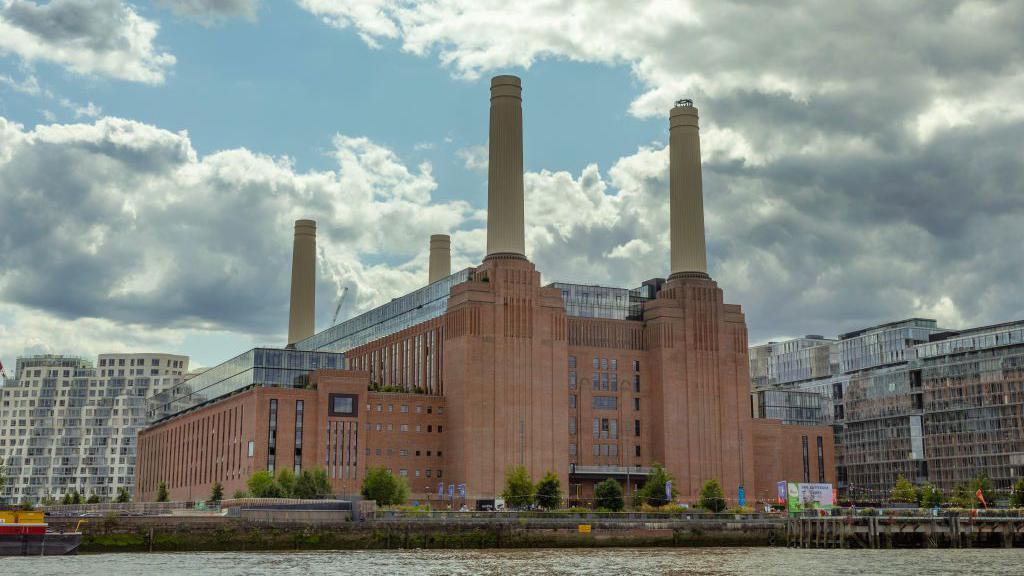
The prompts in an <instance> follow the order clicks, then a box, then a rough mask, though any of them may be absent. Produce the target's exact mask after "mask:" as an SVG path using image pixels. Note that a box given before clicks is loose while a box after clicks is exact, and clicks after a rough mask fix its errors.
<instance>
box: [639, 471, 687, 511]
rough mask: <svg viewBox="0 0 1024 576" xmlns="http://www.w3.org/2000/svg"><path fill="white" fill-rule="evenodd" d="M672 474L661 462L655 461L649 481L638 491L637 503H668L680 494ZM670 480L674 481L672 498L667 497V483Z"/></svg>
mask: <svg viewBox="0 0 1024 576" xmlns="http://www.w3.org/2000/svg"><path fill="white" fill-rule="evenodd" d="M673 480H674V479H673V478H672V475H671V474H669V473H668V472H667V471H666V470H665V468H664V467H663V466H662V465H661V464H657V463H655V464H654V465H653V466H652V467H651V473H650V475H649V476H647V481H646V482H644V485H643V487H642V488H640V490H638V491H637V493H636V499H637V502H636V504H648V505H650V506H663V505H665V504H668V503H669V502H671V501H672V499H674V498H675V496H676V495H677V494H678V491H677V490H676V488H675V486H674V484H675V482H674V481H673ZM668 482H672V484H673V486H672V494H671V496H672V498H667V497H666V496H668V495H667V494H666V493H665V485H666V484H667V483H668Z"/></svg>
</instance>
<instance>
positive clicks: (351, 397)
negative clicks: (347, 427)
mask: <svg viewBox="0 0 1024 576" xmlns="http://www.w3.org/2000/svg"><path fill="white" fill-rule="evenodd" d="M328 402H329V406H330V415H331V416H355V415H356V407H357V406H358V405H359V396H358V395H357V394H331V395H330V396H329V397H328ZM377 407H378V410H377V411H378V412H380V410H379V408H380V404H378V405H377Z"/></svg>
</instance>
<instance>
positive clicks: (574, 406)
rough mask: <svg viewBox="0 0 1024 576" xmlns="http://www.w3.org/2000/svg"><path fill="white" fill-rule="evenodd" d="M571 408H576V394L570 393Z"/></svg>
mask: <svg viewBox="0 0 1024 576" xmlns="http://www.w3.org/2000/svg"><path fill="white" fill-rule="evenodd" d="M569 408H576V395H575V394H569Z"/></svg>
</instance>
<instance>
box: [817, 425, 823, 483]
mask: <svg viewBox="0 0 1024 576" xmlns="http://www.w3.org/2000/svg"><path fill="white" fill-rule="evenodd" d="M818 482H821V483H824V482H825V449H824V445H823V443H822V438H821V436H818Z"/></svg>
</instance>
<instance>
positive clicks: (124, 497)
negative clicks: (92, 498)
mask: <svg viewBox="0 0 1024 576" xmlns="http://www.w3.org/2000/svg"><path fill="white" fill-rule="evenodd" d="M131 501H132V495H131V494H130V493H129V492H128V489H127V488H125V487H124V486H121V487H120V488H118V489H117V502H118V503H119V504H127V503H128V502H131Z"/></svg>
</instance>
